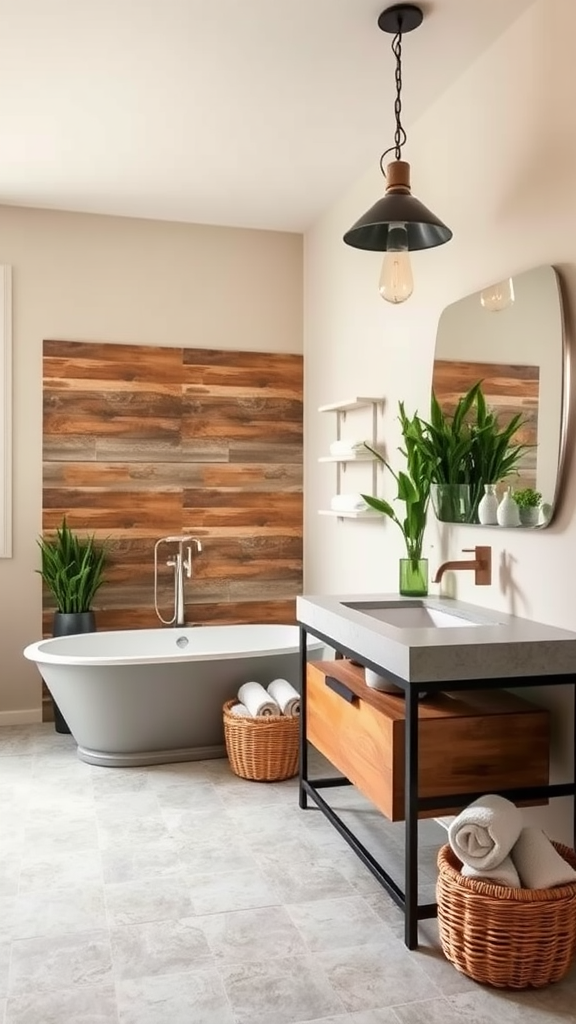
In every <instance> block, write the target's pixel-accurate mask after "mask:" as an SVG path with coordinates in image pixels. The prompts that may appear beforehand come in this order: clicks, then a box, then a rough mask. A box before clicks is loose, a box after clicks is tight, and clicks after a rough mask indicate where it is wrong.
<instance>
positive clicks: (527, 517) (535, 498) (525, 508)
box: [512, 487, 542, 526]
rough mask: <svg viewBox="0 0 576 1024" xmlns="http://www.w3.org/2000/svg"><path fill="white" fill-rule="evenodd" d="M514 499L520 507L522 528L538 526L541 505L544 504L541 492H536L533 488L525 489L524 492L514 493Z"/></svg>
mask: <svg viewBox="0 0 576 1024" xmlns="http://www.w3.org/2000/svg"><path fill="white" fill-rule="evenodd" d="M512 498H513V499H514V501H515V502H516V504H517V505H518V512H519V513H520V524H521V525H522V526H538V518H539V516H540V505H541V504H542V495H541V493H540V491H535V490H534V488H533V487H524V488H522V490H519V491H513V492H512Z"/></svg>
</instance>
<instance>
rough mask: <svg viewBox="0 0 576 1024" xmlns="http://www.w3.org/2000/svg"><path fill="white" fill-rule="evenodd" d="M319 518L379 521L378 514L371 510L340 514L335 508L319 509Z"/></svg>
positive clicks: (364, 509)
mask: <svg viewBox="0 0 576 1024" xmlns="http://www.w3.org/2000/svg"><path fill="white" fill-rule="evenodd" d="M318 515H319V516H335V518H336V519H381V518H382V516H381V515H380V513H379V512H375V511H374V509H372V508H362V509H360V508H359V509H356V510H355V511H354V512H340V511H339V510H338V509H336V508H319V509H318Z"/></svg>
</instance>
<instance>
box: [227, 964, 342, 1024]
mask: <svg viewBox="0 0 576 1024" xmlns="http://www.w3.org/2000/svg"><path fill="white" fill-rule="evenodd" d="M220 969H221V971H222V976H223V978H224V984H225V987H226V992H227V994H228V998H229V999H230V1002H231V1004H232V1009H233V1011H234V1013H235V1016H236V1022H237V1024H296V1022H306V1021H319V1020H321V1019H322V1018H324V1017H330V1016H331V1015H332V1016H334V1015H335V1014H341V1013H342V1011H343V1010H344V1007H343V1004H342V1001H341V1000H340V999H339V997H338V996H337V994H336V993H335V991H334V989H333V988H332V986H331V985H330V984H329V982H328V980H327V979H326V977H325V975H323V973H322V971H321V970H319V969H318V966H317V964H316V963H315V962H314V961H313V960H312V959H311V958H309V957H289V958H285V959H279V960H263V961H260V962H258V963H242V964H224V965H222V967H221V968H220Z"/></svg>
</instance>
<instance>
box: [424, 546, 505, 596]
mask: <svg viewBox="0 0 576 1024" xmlns="http://www.w3.org/2000/svg"><path fill="white" fill-rule="evenodd" d="M462 551H463V552H464V553H469V552H470V553H473V554H474V555H475V556H476V557H475V558H469V559H462V560H458V559H457V560H456V561H449V562H442V565H440V566H439V567H438V569H437V570H436V575H435V576H434V578H433V580H432V582H433V583H440V581H441V579H442V577H443V575H444V573H445V572H459V571H460V570H462V569H472V570H473V572H474V583H475V584H476V586H478V587H486V586H490V584H491V583H492V548H491V547H486V546H484V545H481V544H477V545H476V547H475V548H462Z"/></svg>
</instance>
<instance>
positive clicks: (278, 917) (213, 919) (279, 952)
mask: <svg viewBox="0 0 576 1024" xmlns="http://www.w3.org/2000/svg"><path fill="white" fill-rule="evenodd" d="M196 920H197V921H198V923H199V924H200V926H201V927H202V929H203V931H204V934H205V936H206V939H207V941H208V945H209V946H210V949H211V950H212V953H213V954H214V956H215V957H216V960H217V961H218V962H220V961H226V962H232V961H251V962H254V961H258V960H263V959H265V958H266V957H267V958H269V959H274V958H277V957H290V956H297V955H301V954H304V953H306V952H307V950H306V945H305V943H304V940H303V938H302V936H301V934H300V932H299V931H298V929H297V928H296V927H295V925H294V924H293V923H292V921H291V920H290V916H289V915H288V913H287V911H286V909H285V908H284V907H264V908H260V909H257V910H237V911H234V912H232V913H226V914H212V915H210V916H209V917H200V918H196Z"/></svg>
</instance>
